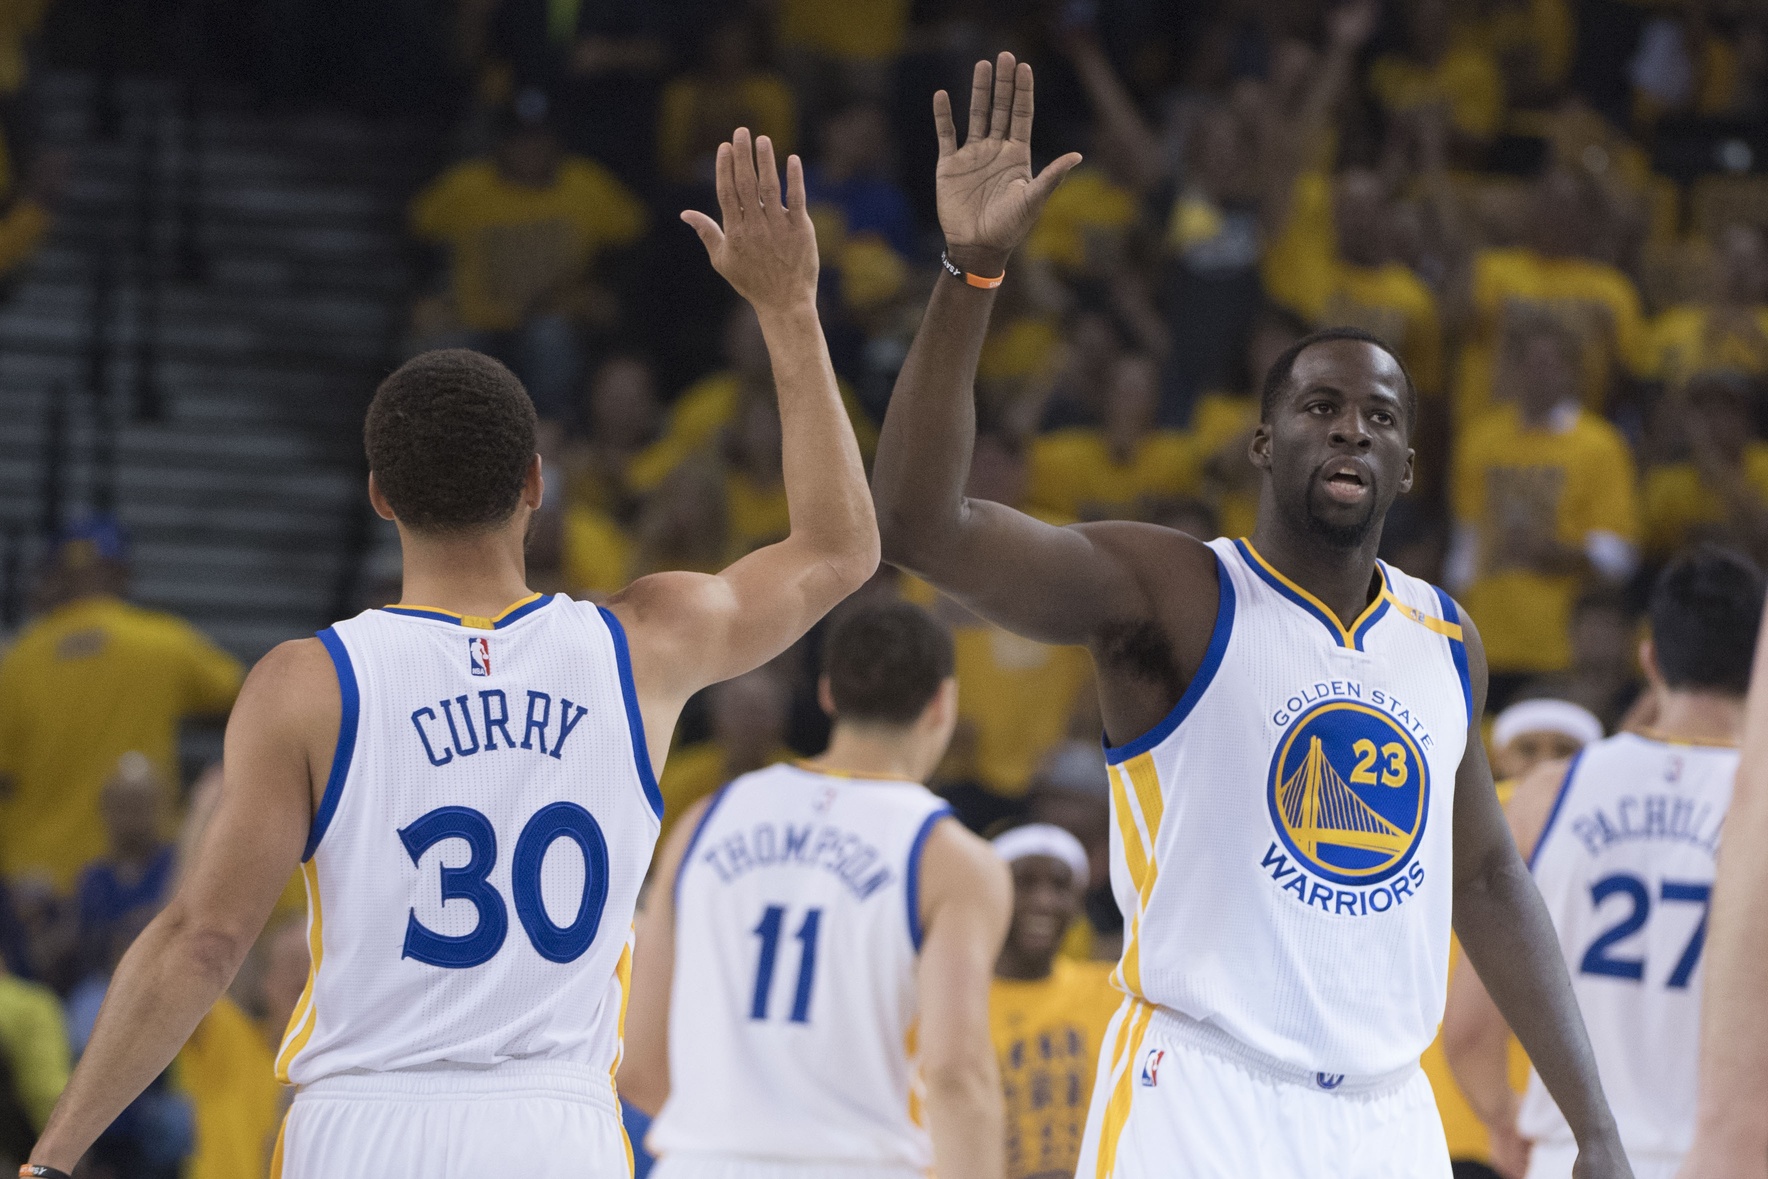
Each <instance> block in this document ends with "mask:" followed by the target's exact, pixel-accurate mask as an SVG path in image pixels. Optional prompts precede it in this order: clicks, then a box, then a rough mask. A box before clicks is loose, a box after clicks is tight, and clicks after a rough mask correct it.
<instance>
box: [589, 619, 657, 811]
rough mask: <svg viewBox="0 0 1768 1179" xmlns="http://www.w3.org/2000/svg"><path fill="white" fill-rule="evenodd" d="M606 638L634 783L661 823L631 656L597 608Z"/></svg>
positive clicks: (619, 629)
mask: <svg viewBox="0 0 1768 1179" xmlns="http://www.w3.org/2000/svg"><path fill="white" fill-rule="evenodd" d="M596 610H597V611H599V612H600V614H601V616H602V622H603V623H605V624H606V625H607V628H608V637H609V638H611V639H613V641H614V662H615V663H616V664H617V665H618V666H619V669H620V696H621V699H622V700H623V701H624V702H625V704H626V727H627V729H628V730H629V731H630V732H631V735H632V761H633V764H634V765H635V766H636V767H637V769H638V780H639V783H640V785H642V786H643V787H644V789H645V801H646V802H648V803H650V804H651V812H652V813H653V814H655V815H656V816H657V821H658V822H659V823H661V822H662V821H663V791H662V790H661V789H659V788H658V786H657V775H656V774H654V773H652V772H651V751H650V747H649V746H648V745H646V744H645V718H644V717H643V715H641V714H640V713H639V710H638V688H636V687H635V686H634V685H633V682H632V653H631V651H629V650H628V649H627V646H626V628H625V627H623V626H621V625H620V619H619V618H617V617H616V616H615V614H614V612H613V611H612V610H610V609H608V608H607V607H606V606H597V607H596Z"/></svg>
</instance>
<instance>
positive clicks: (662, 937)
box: [617, 798, 711, 1117]
mask: <svg viewBox="0 0 1768 1179" xmlns="http://www.w3.org/2000/svg"><path fill="white" fill-rule="evenodd" d="M710 805H711V800H710V799H706V798H702V799H701V800H700V801H698V802H696V803H695V804H694V805H693V806H691V807H689V808H688V809H687V810H685V811H683V812H682V815H681V818H680V819H678V820H677V821H676V824H675V827H674V828H673V829H672V830H671V831H670V832H669V840H668V842H667V843H665V844H664V845H663V851H662V853H661V854H660V855H659V856H658V857H657V862H656V864H655V866H653V867H652V869H651V879H650V880H649V882H647V883H646V885H645V891H644V895H643V896H641V897H640V898H639V908H638V920H637V921H636V922H635V923H634V938H633V942H634V949H633V951H632V985H631V987H630V988H628V989H629V995H628V998H627V1000H626V1045H625V1047H624V1048H623V1049H622V1051H621V1054H620V1074H619V1077H618V1078H617V1080H618V1087H619V1090H620V1100H622V1101H624V1102H627V1103H629V1104H631V1105H635V1106H637V1107H638V1108H639V1109H642V1110H644V1111H645V1112H646V1113H647V1114H649V1115H650V1116H652V1117H656V1116H657V1114H658V1113H660V1112H661V1111H662V1109H663V1103H664V1102H665V1101H667V1100H668V1099H669V1001H670V997H671V995H672V994H673V991H674V986H675V879H676V877H677V876H679V875H680V874H681V861H682V857H683V856H685V855H686V854H687V850H688V843H689V842H690V841H692V839H693V838H694V834H695V832H697V831H698V830H699V829H700V820H701V818H702V817H704V816H705V814H706V808H707V807H708V806H710Z"/></svg>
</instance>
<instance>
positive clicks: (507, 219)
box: [411, 156, 646, 331]
mask: <svg viewBox="0 0 1768 1179" xmlns="http://www.w3.org/2000/svg"><path fill="white" fill-rule="evenodd" d="M645 221H646V214H645V207H644V205H643V204H641V203H640V202H639V199H638V198H637V197H636V196H634V195H633V194H632V193H631V192H630V191H629V190H628V189H627V188H626V186H625V185H623V184H621V183H620V181H619V180H617V179H615V177H614V174H613V173H612V172H609V171H608V170H607V169H606V168H604V167H602V166H601V165H600V164H598V163H596V162H595V161H594V160H588V159H584V158H582V157H580V156H567V157H565V159H563V160H561V161H560V163H559V167H558V172H557V175H555V176H554V178H553V182H552V183H551V184H549V185H547V186H545V187H543V188H531V187H528V186H527V185H521V184H516V183H513V182H512V181H510V180H508V179H506V178H505V177H504V175H503V174H502V173H501V172H500V171H499V170H498V168H497V165H496V163H495V162H494V161H492V160H488V159H479V160H468V161H466V162H464V163H461V164H457V165H455V166H454V167H453V168H450V169H449V170H448V171H447V172H444V173H443V174H442V175H441V176H440V177H438V178H437V180H436V181H435V182H434V183H433V184H431V185H430V187H429V188H427V189H425V190H424V191H423V192H421V193H419V194H418V196H417V198H416V199H415V200H414V201H413V202H412V205H411V226H412V230H413V231H414V232H415V233H416V234H417V235H418V236H419V237H421V238H425V239H428V240H430V241H435V242H440V243H442V244H444V245H446V246H447V247H448V248H449V250H450V252H451V254H452V259H453V289H454V302H455V313H456V314H457V315H458V316H459V317H460V321H461V323H463V324H464V325H466V326H467V327H469V328H473V329H476V330H480V331H508V330H510V329H513V328H516V327H518V326H520V325H521V323H522V321H523V320H524V319H526V318H527V317H528V316H529V315H530V314H532V313H533V312H535V311H536V310H545V309H547V307H548V304H549V303H550V302H551V301H553V300H556V299H558V298H559V297H561V296H563V295H565V294H566V293H568V292H569V290H570V289H571V288H572V287H573V286H575V285H576V284H577V283H578V282H580V281H581V280H582V279H583V277H584V274H585V272H586V271H587V270H588V269H589V266H590V264H591V263H592V262H594V260H595V257H596V255H597V254H598V253H600V252H601V251H603V250H605V249H608V248H609V247H612V246H621V245H625V244H627V243H629V242H633V241H636V240H637V239H638V237H639V236H640V235H641V234H642V233H644V230H645Z"/></svg>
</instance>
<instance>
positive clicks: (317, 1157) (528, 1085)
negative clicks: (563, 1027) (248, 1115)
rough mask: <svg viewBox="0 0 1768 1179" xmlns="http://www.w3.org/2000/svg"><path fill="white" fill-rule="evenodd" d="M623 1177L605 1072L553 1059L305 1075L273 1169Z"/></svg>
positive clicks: (324, 1175) (440, 1176) (628, 1156)
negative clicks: (307, 1080)
mask: <svg viewBox="0 0 1768 1179" xmlns="http://www.w3.org/2000/svg"><path fill="white" fill-rule="evenodd" d="M488 1175H520V1176H523V1179H567V1177H569V1179H631V1176H632V1151H631V1148H630V1146H629V1145H628V1143H627V1141H626V1131H625V1130H624V1128H622V1126H621V1124H620V1109H619V1106H618V1104H617V1103H616V1102H615V1100H614V1094H613V1089H612V1086H611V1085H610V1084H609V1080H608V1074H607V1073H606V1072H605V1071H604V1072H602V1073H601V1074H600V1075H599V1076H597V1075H594V1074H593V1073H591V1072H590V1071H589V1070H585V1069H582V1068H577V1067H573V1066H571V1065H568V1064H565V1063H563V1062H559V1061H511V1062H508V1063H505V1064H500V1065H496V1066H494V1067H491V1068H485V1069H465V1068H426V1069H412V1070H407V1071H400V1072H387V1073H362V1074H354V1075H351V1074H346V1075H340V1076H335V1077H327V1078H325V1079H324V1080H320V1081H316V1082H314V1083H313V1084H311V1085H304V1086H302V1088H301V1091H300V1092H299V1093H297V1094H296V1095H295V1100H294V1104H293V1105H291V1106H290V1107H289V1112H288V1117H287V1118H286V1119H285V1120H284V1122H283V1127H282V1132H281V1134H280V1135H278V1137H277V1142H276V1153H275V1157H274V1158H273V1160H272V1162H271V1167H270V1177H271V1179H359V1177H360V1179H368V1177H369V1176H373V1177H374V1179H485V1177H486V1176H488Z"/></svg>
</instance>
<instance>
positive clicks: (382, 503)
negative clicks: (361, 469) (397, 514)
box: [368, 471, 394, 520]
mask: <svg viewBox="0 0 1768 1179" xmlns="http://www.w3.org/2000/svg"><path fill="white" fill-rule="evenodd" d="M368 502H369V504H370V505H371V506H372V507H373V508H374V514H375V515H377V516H379V517H380V518H381V519H383V520H391V519H394V516H393V505H392V504H390V503H388V502H387V497H386V496H384V495H382V494H381V489H380V485H379V484H377V483H376V482H375V481H374V472H373V471H370V472H369V473H368Z"/></svg>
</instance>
